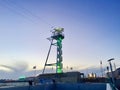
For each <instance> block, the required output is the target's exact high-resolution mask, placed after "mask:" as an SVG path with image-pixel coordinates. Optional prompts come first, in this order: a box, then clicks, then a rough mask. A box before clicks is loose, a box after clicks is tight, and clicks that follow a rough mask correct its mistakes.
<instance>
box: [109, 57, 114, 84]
mask: <svg viewBox="0 0 120 90" xmlns="http://www.w3.org/2000/svg"><path fill="white" fill-rule="evenodd" d="M112 60H114V58H111V59H109V60H108V62H109V65H110V70H111V77H112V83H113V84H115V80H114V76H113V69H112V64H111V61H112Z"/></svg>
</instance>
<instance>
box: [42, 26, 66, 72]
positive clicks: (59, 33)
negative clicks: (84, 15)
mask: <svg viewBox="0 0 120 90" xmlns="http://www.w3.org/2000/svg"><path fill="white" fill-rule="evenodd" d="M63 32H64V28H54V29H53V31H52V36H51V37H50V39H51V40H52V42H51V45H50V49H49V51H48V55H47V59H46V62H45V65H44V69H43V73H44V70H45V66H55V65H56V73H62V72H63V63H62V61H63V58H62V40H63V39H64V34H63ZM53 40H55V41H56V43H53ZM52 45H54V46H56V47H57V58H56V63H52V64H47V61H48V57H49V54H50V50H51V46H52Z"/></svg>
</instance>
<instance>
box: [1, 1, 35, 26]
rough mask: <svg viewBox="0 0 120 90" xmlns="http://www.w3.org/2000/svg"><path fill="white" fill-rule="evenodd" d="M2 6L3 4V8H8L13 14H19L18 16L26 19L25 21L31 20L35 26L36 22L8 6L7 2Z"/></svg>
mask: <svg viewBox="0 0 120 90" xmlns="http://www.w3.org/2000/svg"><path fill="white" fill-rule="evenodd" d="M0 4H1V5H2V6H3V7H5V8H7V9H8V10H10V11H12V12H13V13H15V14H17V15H19V16H22V17H24V18H25V19H27V20H29V21H31V22H32V23H34V24H35V22H34V21H33V20H32V19H30V18H28V17H27V16H26V15H24V14H23V13H20V12H19V11H18V10H15V8H13V7H10V6H9V5H8V4H6V3H5V1H3V2H1V3H0Z"/></svg>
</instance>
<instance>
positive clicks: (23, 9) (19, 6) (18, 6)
mask: <svg viewBox="0 0 120 90" xmlns="http://www.w3.org/2000/svg"><path fill="white" fill-rule="evenodd" d="M4 2H6V3H7V4H8V5H9V6H11V7H14V9H16V8H17V9H19V12H21V13H22V14H25V15H26V14H28V15H27V17H28V16H32V17H34V18H36V19H39V20H41V21H42V22H44V23H45V24H47V25H49V26H51V27H54V26H53V25H52V24H50V23H48V22H47V21H45V20H44V19H42V18H41V17H40V16H37V15H35V14H33V13H32V12H31V11H30V10H28V9H26V8H24V7H23V6H21V5H20V4H18V3H15V2H13V1H10V0H9V1H7V0H4ZM10 4H12V5H10ZM16 11H18V10H16Z"/></svg>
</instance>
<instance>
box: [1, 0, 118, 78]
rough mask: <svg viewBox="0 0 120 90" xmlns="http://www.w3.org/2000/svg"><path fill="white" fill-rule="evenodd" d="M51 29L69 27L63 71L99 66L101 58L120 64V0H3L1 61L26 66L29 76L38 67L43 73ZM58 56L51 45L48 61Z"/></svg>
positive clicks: (105, 63) (66, 33) (66, 28)
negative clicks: (71, 68) (34, 67)
mask: <svg viewBox="0 0 120 90" xmlns="http://www.w3.org/2000/svg"><path fill="white" fill-rule="evenodd" d="M52 27H63V28H64V29H65V31H64V34H65V39H64V40H63V59H64V60H63V63H64V70H66V67H67V66H68V67H73V70H78V71H80V70H81V69H85V68H88V67H96V68H99V66H100V63H99V62H100V60H102V62H103V67H106V66H108V62H107V60H108V59H110V58H115V60H114V61H113V63H115V64H116V66H117V67H119V66H120V55H119V54H120V48H119V46H120V1H119V0H114V1H113V0H0V60H1V62H0V65H7V66H10V67H13V68H17V69H18V67H19V68H20V67H22V68H23V69H25V72H24V74H26V73H27V72H28V70H32V67H33V66H34V65H36V66H37V69H38V70H39V73H41V72H40V71H41V69H42V68H43V66H44V62H45V59H46V56H47V52H48V49H49V45H50V42H49V41H48V40H47V39H46V38H48V37H50V36H51V32H50V30H52V29H53V28H52ZM55 59H56V48H55V47H52V51H51V54H50V58H49V62H55ZM22 64H23V65H22ZM17 66H18V67H17ZM23 69H22V70H23ZM54 69H55V68H54ZM0 70H1V71H2V72H5V73H6V72H8V71H9V72H11V71H10V70H9V69H8V68H5V67H3V66H1V67H0ZM19 70H20V71H22V70H21V69H18V71H19ZM22 74H23V73H22ZM19 75H20V72H19ZM27 75H28V74H27ZM29 75H30V74H29ZM2 76H3V77H1V78H5V76H4V75H2ZM6 77H7V76H6ZM11 77H12V76H11ZM13 77H14V75H13ZM16 77H18V76H16Z"/></svg>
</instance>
